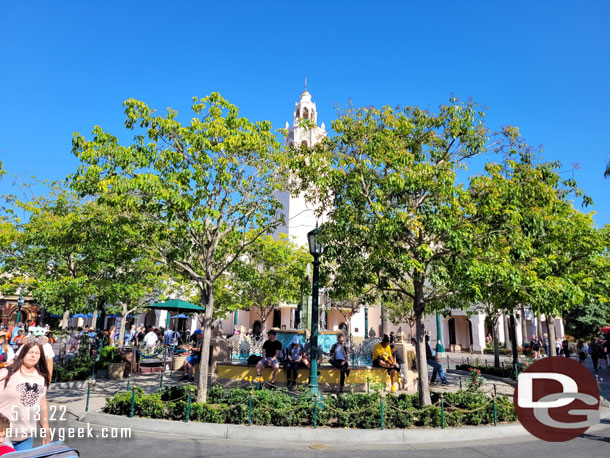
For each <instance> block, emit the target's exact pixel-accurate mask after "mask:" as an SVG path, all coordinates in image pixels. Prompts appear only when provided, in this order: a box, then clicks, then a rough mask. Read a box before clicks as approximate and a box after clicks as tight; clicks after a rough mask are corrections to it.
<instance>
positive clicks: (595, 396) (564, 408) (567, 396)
mask: <svg viewBox="0 0 610 458" xmlns="http://www.w3.org/2000/svg"><path fill="white" fill-rule="evenodd" d="M514 404H515V411H516V413H517V418H519V421H520V422H521V424H522V425H523V427H524V428H525V429H527V430H528V431H529V432H530V433H531V434H532V435H534V436H536V437H537V438H539V439H542V440H545V441H549V442H565V441H569V440H572V439H574V438H576V437H578V436H580V435H581V434H583V433H584V432H585V431H586V430H587V429H588V428H589V426H592V425H595V424H597V423H599V387H598V386H597V382H596V381H595V378H594V377H593V375H592V374H591V372H589V370H587V368H586V367H585V366H582V365H580V364H579V363H577V362H576V361H573V360H571V359H569V358H565V357H559V356H553V357H550V358H544V359H541V360H540V361H537V362H535V363H534V364H532V365H531V366H529V367H528V368H527V369H526V370H525V372H523V373H522V374H519V379H518V380H517V387H516V388H515V395H514Z"/></svg>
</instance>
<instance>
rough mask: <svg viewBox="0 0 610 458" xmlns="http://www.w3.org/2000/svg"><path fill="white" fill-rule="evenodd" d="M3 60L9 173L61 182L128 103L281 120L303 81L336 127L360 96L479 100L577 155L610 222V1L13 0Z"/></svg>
mask: <svg viewBox="0 0 610 458" xmlns="http://www.w3.org/2000/svg"><path fill="white" fill-rule="evenodd" d="M212 3H214V4H212ZM0 59H1V60H0V160H1V161H2V162H3V163H4V167H5V169H7V170H8V171H9V172H10V173H13V174H14V173H19V174H25V175H35V176H37V177H39V178H42V179H60V178H63V177H65V176H66V175H67V174H69V173H71V172H72V171H73V170H74V169H75V167H76V166H77V161H76V160H75V159H74V158H73V157H72V156H71V153H70V142H71V136H72V133H73V132H74V131H79V132H81V133H83V134H85V135H89V134H90V132H91V129H92V127H93V126H94V125H96V124H98V125H101V126H102V127H104V129H105V130H107V131H110V132H113V133H115V134H118V135H119V137H120V138H123V139H125V140H127V139H129V136H128V135H127V134H126V133H125V131H124V128H123V125H122V123H123V114H122V107H121V103H122V101H123V100H125V99H127V98H129V97H135V98H138V99H141V100H144V101H145V102H147V103H148V104H149V105H150V106H151V107H154V108H157V109H159V110H165V108H166V107H168V106H171V107H173V108H175V109H178V110H179V111H180V112H181V113H182V114H183V115H184V116H185V117H184V118H183V119H190V117H191V116H190V114H189V113H188V108H189V106H190V102H191V97H192V96H203V95H205V94H208V93H210V92H212V91H218V92H220V93H221V94H222V95H223V96H225V97H226V98H228V99H229V100H230V101H231V102H232V103H234V104H236V105H238V106H239V107H240V109H241V112H242V114H244V115H245V116H247V117H249V118H250V119H269V120H271V121H272V123H273V125H274V127H276V128H280V127H283V126H284V123H285V122H286V121H288V120H291V117H292V110H293V106H294V102H295V101H296V100H297V98H298V95H299V93H300V92H301V91H302V88H303V79H304V78H305V77H306V76H307V78H308V81H309V90H310V92H311V93H312V95H313V99H314V101H315V102H316V103H317V106H318V113H319V115H318V120H319V121H320V122H321V121H325V122H326V125H327V126H328V125H329V124H330V121H331V120H332V119H333V117H334V116H335V111H334V104H335V103H336V102H338V103H340V104H345V103H346V101H347V100H348V99H349V98H351V99H352V100H353V103H354V104H355V105H358V106H360V105H375V106H381V105H384V104H390V105H420V106H423V107H428V108H435V107H436V106H438V105H439V104H441V103H444V102H446V101H447V100H448V98H449V97H450V95H451V94H455V95H456V96H458V97H460V98H470V97H472V98H473V99H474V100H475V101H477V102H478V103H479V104H481V105H484V106H486V107H487V108H488V116H487V121H488V125H489V126H490V127H491V128H492V129H497V128H499V127H500V126H501V125H505V124H513V125H517V126H519V127H520V129H521V132H522V134H523V135H524V137H525V138H526V139H527V140H528V141H529V142H530V143H531V144H535V145H543V146H544V150H545V153H544V157H545V158H546V159H552V160H559V161H561V162H562V163H563V164H564V167H563V169H564V170H565V171H566V172H565V176H570V175H571V173H572V172H571V171H570V170H572V169H574V167H573V163H577V164H578V169H577V170H575V171H574V173H575V177H576V179H577V180H578V181H579V183H580V185H581V187H583V188H584V189H585V191H586V192H587V193H588V194H589V195H591V196H592V197H593V199H594V201H595V206H594V208H593V210H594V211H596V212H597V215H596V216H595V220H596V222H597V223H598V224H599V225H602V224H608V223H610V199H608V198H607V196H608V195H610V179H608V180H604V178H603V173H602V172H603V168H604V164H605V161H606V158H607V157H608V156H609V155H610V114H609V110H610V108H609V103H608V102H609V101H610V2H608V1H605V0H599V1H588V2H573V1H570V2H568V1H550V0H548V1H535V2H532V1H531V0H530V1H512V2H500V1H462V2H455V1H444V2H443V1H436V2H423V1H422V2H412V1H400V2H372V1H371V2H358V1H349V2H342V1H332V2H329V1H326V2H317V1H309V2H287V1H283V2H246V1H243V2H207V1H181V2H167V1H121V2H118V1H87V2H82V1H72V2H67V1H66V2H48V1H44V2H43V1H27V2H1V3H0ZM10 181H11V180H10V179H4V180H3V182H2V183H0V191H1V192H6V191H7V190H9V185H10Z"/></svg>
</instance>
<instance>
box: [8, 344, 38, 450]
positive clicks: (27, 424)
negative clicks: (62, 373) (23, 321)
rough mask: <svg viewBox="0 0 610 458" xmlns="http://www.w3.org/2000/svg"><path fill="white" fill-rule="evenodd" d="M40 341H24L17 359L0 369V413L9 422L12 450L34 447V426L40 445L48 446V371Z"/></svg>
mask: <svg viewBox="0 0 610 458" xmlns="http://www.w3.org/2000/svg"><path fill="white" fill-rule="evenodd" d="M43 354H44V353H43V349H42V341H41V340H40V339H39V338H36V337H28V338H26V339H25V340H24V344H23V347H22V348H21V351H20V352H19V355H17V357H16V358H15V359H14V360H13V361H12V363H11V364H10V365H9V366H7V367H5V368H3V369H0V413H2V414H3V415H4V416H6V417H7V418H9V419H10V421H11V429H10V437H8V438H9V439H10V440H11V441H12V442H13V447H14V448H15V450H17V451H20V450H28V449H31V448H32V447H33V445H34V435H35V434H36V423H37V422H39V423H40V427H41V429H42V430H43V432H41V437H42V443H43V445H44V444H48V443H49V437H48V436H49V418H48V407H47V398H46V391H47V387H48V386H49V370H48V368H47V365H46V363H45V360H44V357H43Z"/></svg>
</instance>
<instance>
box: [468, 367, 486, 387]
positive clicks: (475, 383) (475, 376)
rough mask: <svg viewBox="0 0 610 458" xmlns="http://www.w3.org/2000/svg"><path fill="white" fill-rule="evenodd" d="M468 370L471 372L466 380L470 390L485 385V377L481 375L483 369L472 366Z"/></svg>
mask: <svg viewBox="0 0 610 458" xmlns="http://www.w3.org/2000/svg"><path fill="white" fill-rule="evenodd" d="M468 371H469V372H470V378H469V379H468V381H467V382H466V385H467V387H468V390H470V391H476V390H480V389H481V388H482V387H483V384H484V383H485V378H484V377H483V376H482V375H481V371H480V370H479V369H474V368H472V367H471V368H470V369H468Z"/></svg>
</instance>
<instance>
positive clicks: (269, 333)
mask: <svg viewBox="0 0 610 458" xmlns="http://www.w3.org/2000/svg"><path fill="white" fill-rule="evenodd" d="M271 334H273V335H274V336H276V335H277V332H275V331H274V330H273V329H271V330H270V331H269V332H268V333H267V335H268V336H270V335H271Z"/></svg>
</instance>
